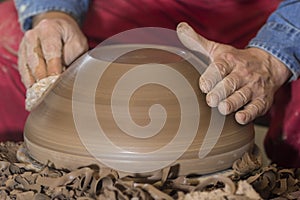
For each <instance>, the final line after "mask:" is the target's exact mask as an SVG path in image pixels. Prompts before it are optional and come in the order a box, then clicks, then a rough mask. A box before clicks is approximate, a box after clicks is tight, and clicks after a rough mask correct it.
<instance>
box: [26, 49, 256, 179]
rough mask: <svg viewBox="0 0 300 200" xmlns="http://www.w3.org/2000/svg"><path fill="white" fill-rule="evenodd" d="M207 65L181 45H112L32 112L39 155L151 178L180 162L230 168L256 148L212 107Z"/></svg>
mask: <svg viewBox="0 0 300 200" xmlns="http://www.w3.org/2000/svg"><path fill="white" fill-rule="evenodd" d="M205 67H206V65H205V64H204V62H202V61H201V59H199V58H198V57H196V56H195V55H193V54H192V53H190V52H189V51H187V50H185V49H181V48H176V47H170V46H161V45H149V44H145V45H141V44H136V45H107V46H102V47H98V48H95V49H93V50H92V51H90V52H88V53H87V54H85V55H84V56H82V57H81V58H80V59H78V60H77V61H76V62H75V63H73V64H72V66H71V67H70V68H69V69H68V70H67V71H65V72H64V73H63V74H62V75H61V77H60V78H59V79H58V80H57V82H56V83H55V85H54V86H53V87H52V89H51V90H50V91H49V92H48V94H47V95H46V96H45V98H44V99H43V101H42V102H41V103H40V104H39V105H38V106H37V107H36V108H35V109H34V110H33V111H32V112H31V113H30V115H29V117H28V120H27V123H26V126H25V132H24V140H25V144H26V148H27V149H28V152H29V154H30V156H31V157H32V158H34V159H35V160H37V161H39V162H41V163H47V162H48V161H51V162H53V163H54V164H55V166H56V167H57V168H67V169H70V170H72V169H75V168H78V167H80V166H84V165H90V164H97V165H99V166H100V167H108V168H113V169H116V170H118V171H119V172H121V173H125V174H148V173H153V172H155V171H159V170H161V169H163V168H164V167H167V166H171V165H174V164H180V171H179V173H180V174H182V175H186V174H191V173H197V174H204V173H212V172H216V171H219V170H223V169H227V168H229V167H231V166H232V164H233V162H234V161H235V160H237V159H238V158H240V157H241V156H242V155H243V154H244V153H245V152H247V151H249V150H250V149H251V147H252V146H253V143H254V129H253V126H252V125H251V124H249V125H246V126H241V125H238V124H237V123H236V122H235V120H234V117H233V115H229V116H226V117H225V116H222V115H221V114H219V112H218V111H217V109H211V108H210V107H208V106H207V104H206V102H205V95H204V94H202V93H201V92H200V90H199V87H198V80H199V77H200V74H201V73H202V72H203V70H204V69H205Z"/></svg>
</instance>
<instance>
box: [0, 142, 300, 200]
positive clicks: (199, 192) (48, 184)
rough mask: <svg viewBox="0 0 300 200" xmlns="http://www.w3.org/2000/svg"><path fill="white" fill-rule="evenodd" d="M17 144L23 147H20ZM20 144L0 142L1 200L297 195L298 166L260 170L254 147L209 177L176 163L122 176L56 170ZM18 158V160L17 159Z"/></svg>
mask: <svg viewBox="0 0 300 200" xmlns="http://www.w3.org/2000/svg"><path fill="white" fill-rule="evenodd" d="M20 147H21V148H20ZM23 149H24V148H23V144H22V143H11V142H7V143H0V183H1V185H0V199H22V200H27V199H81V200H89V199H124V200H126V199H134V200H135V199H262V198H264V199H271V198H275V197H281V198H280V199H297V198H298V197H299V196H300V192H299V191H298V190H299V186H300V184H299V180H300V171H299V169H280V168H277V167H276V166H273V165H271V166H268V167H264V168H261V167H260V166H261V158H260V153H259V150H258V149H254V150H253V151H252V152H251V153H249V154H248V153H246V154H245V155H244V156H243V157H242V158H241V159H239V160H237V161H236V162H235V163H234V165H233V167H232V169H229V170H227V171H223V172H221V173H215V174H213V175H210V176H202V177H201V176H177V174H176V172H177V171H178V168H179V167H180V166H178V165H176V166H173V167H170V168H165V169H164V170H162V172H161V173H159V174H153V175H152V176H149V177H143V178H139V177H129V176H127V177H122V178H120V177H119V175H118V173H117V172H116V171H114V170H108V169H101V168H99V167H98V166H96V165H90V166H82V167H80V168H78V169H76V170H72V171H69V170H67V169H65V170H61V169H55V167H54V166H53V165H52V164H51V163H48V164H47V165H40V164H38V163H34V162H33V163H32V161H30V159H29V158H26V155H25V154H26V152H24V151H23ZM17 157H18V159H19V160H22V161H18V159H17Z"/></svg>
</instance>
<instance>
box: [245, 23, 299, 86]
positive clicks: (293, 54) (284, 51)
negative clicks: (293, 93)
mask: <svg viewBox="0 0 300 200" xmlns="http://www.w3.org/2000/svg"><path fill="white" fill-rule="evenodd" d="M299 44H300V31H299V29H297V28H295V27H292V26H289V25H288V24H279V23H276V22H268V23H266V24H265V25H264V26H263V27H262V28H261V30H260V31H259V32H258V34H257V36H256V37H255V38H253V39H252V40H251V41H250V43H249V45H248V47H257V48H260V49H263V50H265V51H267V52H268V53H270V54H271V55H273V56H274V57H276V58H277V59H279V60H280V61H281V62H282V63H284V64H285V65H286V67H287V68H288V69H289V70H290V71H291V72H292V74H293V75H292V77H291V79H290V81H292V80H296V79H297V78H298V76H299V74H300V63H299V62H300V45H299Z"/></svg>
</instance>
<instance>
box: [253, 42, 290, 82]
mask: <svg viewBox="0 0 300 200" xmlns="http://www.w3.org/2000/svg"><path fill="white" fill-rule="evenodd" d="M251 49H255V51H256V52H257V53H259V54H260V55H263V59H264V60H265V61H266V62H267V66H269V69H268V72H269V73H270V74H272V77H273V82H274V83H275V85H276V86H277V87H280V86H281V85H283V84H284V83H285V82H286V81H288V80H289V79H290V77H291V76H292V72H291V71H290V69H289V68H288V67H287V66H286V65H285V64H284V63H283V62H281V61H280V60H279V59H277V58H276V57H275V56H273V55H272V54H270V53H268V52H266V51H265V50H262V49H260V48H256V47H251Z"/></svg>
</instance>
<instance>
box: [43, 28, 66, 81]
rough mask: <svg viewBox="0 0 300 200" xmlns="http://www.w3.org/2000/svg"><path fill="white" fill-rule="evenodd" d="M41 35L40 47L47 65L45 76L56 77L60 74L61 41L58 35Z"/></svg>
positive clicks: (55, 33)
mask: <svg viewBox="0 0 300 200" xmlns="http://www.w3.org/2000/svg"><path fill="white" fill-rule="evenodd" d="M49 31H50V32H48V33H47V35H41V36H40V41H41V47H42V51H43V55H44V59H45V61H46V64H47V75H49V76H50V75H57V74H60V73H61V72H62V41H61V38H60V35H59V34H58V33H57V32H55V31H51V30H49Z"/></svg>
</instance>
